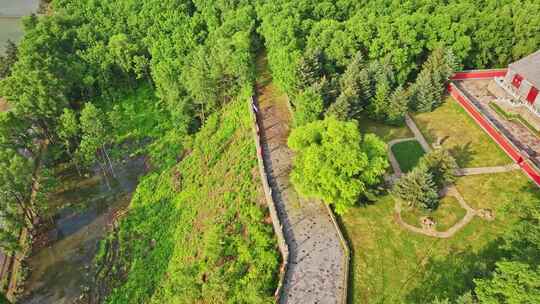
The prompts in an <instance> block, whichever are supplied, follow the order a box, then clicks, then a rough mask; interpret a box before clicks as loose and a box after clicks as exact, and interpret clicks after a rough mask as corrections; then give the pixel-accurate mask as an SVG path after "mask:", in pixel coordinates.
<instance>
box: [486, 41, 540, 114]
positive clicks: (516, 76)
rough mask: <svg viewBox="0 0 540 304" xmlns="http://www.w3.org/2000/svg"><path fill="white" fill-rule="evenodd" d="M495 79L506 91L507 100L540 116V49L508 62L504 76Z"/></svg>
mask: <svg viewBox="0 0 540 304" xmlns="http://www.w3.org/2000/svg"><path fill="white" fill-rule="evenodd" d="M495 80H496V82H497V84H498V85H499V86H500V87H502V88H503V89H504V91H506V93H507V96H506V97H507V99H508V101H510V102H512V103H513V104H515V105H524V106H527V108H529V109H530V110H531V111H533V112H534V113H536V114H537V115H539V116H540V94H539V91H540V50H538V51H536V52H535V53H533V54H531V55H529V56H527V57H525V58H523V59H520V60H518V61H516V62H514V63H512V64H510V65H509V66H508V71H507V72H506V75H505V76H504V78H496V79H495Z"/></svg>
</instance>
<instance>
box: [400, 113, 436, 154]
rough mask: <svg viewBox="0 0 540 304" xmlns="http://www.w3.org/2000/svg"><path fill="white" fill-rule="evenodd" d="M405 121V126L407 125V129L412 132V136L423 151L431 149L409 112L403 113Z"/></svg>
mask: <svg viewBox="0 0 540 304" xmlns="http://www.w3.org/2000/svg"><path fill="white" fill-rule="evenodd" d="M405 123H406V124H407V127H409V129H410V130H411V131H412V132H413V134H414V138H416V140H418V142H419V143H420V145H421V146H422V148H423V149H424V151H426V153H427V152H429V151H431V146H430V145H429V144H428V142H427V140H426V139H425V138H424V135H422V132H420V129H418V127H417V126H416V123H415V122H414V120H413V119H412V118H411V116H410V115H409V114H406V115H405Z"/></svg>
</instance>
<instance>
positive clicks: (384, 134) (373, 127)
mask: <svg viewBox="0 0 540 304" xmlns="http://www.w3.org/2000/svg"><path fill="white" fill-rule="evenodd" d="M358 127H359V129H360V132H362V133H374V134H376V135H377V136H379V137H380V138H381V139H382V140H384V141H385V142H389V141H391V140H393V139H398V138H408V137H413V134H412V132H411V130H409V128H407V126H406V125H405V123H403V125H401V126H390V125H387V124H384V123H380V122H377V121H373V120H371V119H369V118H367V117H362V118H360V119H359V121H358Z"/></svg>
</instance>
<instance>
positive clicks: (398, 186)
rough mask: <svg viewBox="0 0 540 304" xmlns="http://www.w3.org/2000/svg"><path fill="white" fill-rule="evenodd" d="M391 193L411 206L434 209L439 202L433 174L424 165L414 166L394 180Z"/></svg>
mask: <svg viewBox="0 0 540 304" xmlns="http://www.w3.org/2000/svg"><path fill="white" fill-rule="evenodd" d="M391 192H392V194H393V195H395V196H397V197H398V198H400V199H401V200H402V201H404V202H406V203H407V204H409V205H410V206H413V207H422V208H425V209H431V210H433V209H436V208H437V206H438V204H439V196H438V194H437V190H436V185H435V183H434V182H433V175H432V174H431V173H429V172H428V171H427V170H426V168H425V167H416V168H414V169H413V170H412V171H411V172H409V173H407V174H405V175H403V176H402V177H401V178H400V179H398V180H397V181H396V183H395V184H394V186H393V188H392V190H391Z"/></svg>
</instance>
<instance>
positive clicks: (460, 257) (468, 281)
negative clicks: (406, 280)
mask: <svg viewBox="0 0 540 304" xmlns="http://www.w3.org/2000/svg"><path fill="white" fill-rule="evenodd" d="M519 191H523V192H527V193H529V194H531V195H532V196H533V198H532V199H530V200H528V199H527V200H524V201H522V202H520V204H511V205H510V206H508V207H509V208H512V209H514V210H513V212H516V213H517V214H519V217H520V220H518V221H517V222H516V223H515V224H514V225H513V226H512V227H510V228H509V229H508V230H507V231H505V232H504V234H503V235H501V236H500V237H498V238H496V239H494V240H492V241H490V242H489V243H488V244H487V245H486V246H484V247H483V248H482V249H481V250H480V251H478V252H474V251H473V249H472V247H471V246H468V248H466V249H465V250H460V252H457V253H452V254H450V255H449V256H447V257H444V258H442V259H437V258H431V259H430V260H429V261H428V262H427V264H426V266H425V268H424V269H425V270H423V271H422V279H421V281H420V283H419V284H418V287H416V288H414V289H413V290H411V291H410V292H409V293H408V294H407V295H406V297H405V299H406V301H405V302H407V303H431V302H432V301H433V300H434V299H435V298H438V299H451V300H452V299H455V298H457V297H458V296H460V295H463V294H464V293H467V292H469V291H473V290H474V287H475V285H474V281H473V280H474V279H478V278H486V277H488V276H489V275H490V274H491V273H492V271H493V270H494V269H495V263H496V262H498V261H501V260H503V259H505V260H513V261H519V262H522V263H526V264H529V265H532V266H533V267H536V266H537V265H538V264H539V263H540V262H539V260H540V244H539V242H538V240H537V237H536V235H537V232H536V231H538V230H539V229H538V228H537V227H538V218H537V217H536V218H535V217H534V213H535V212H538V210H539V209H540V207H539V203H540V189H539V188H538V186H536V185H535V184H533V183H532V182H529V183H528V184H527V185H526V186H524V187H522V188H521V189H519ZM532 230H534V231H532Z"/></svg>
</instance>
